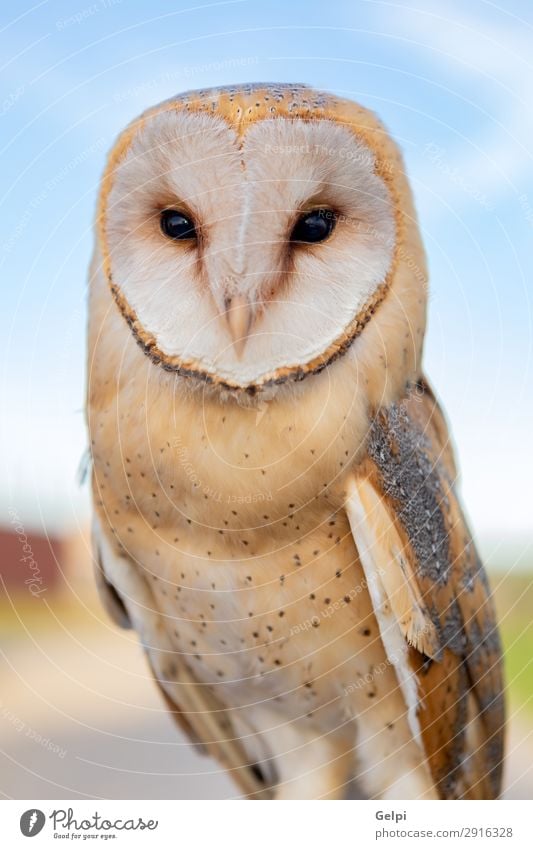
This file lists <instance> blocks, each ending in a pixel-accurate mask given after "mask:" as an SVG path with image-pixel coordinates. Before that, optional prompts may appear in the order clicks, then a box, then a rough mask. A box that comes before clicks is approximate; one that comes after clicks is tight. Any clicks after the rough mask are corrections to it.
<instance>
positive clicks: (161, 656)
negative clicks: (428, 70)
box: [87, 84, 504, 799]
mask: <svg viewBox="0 0 533 849" xmlns="http://www.w3.org/2000/svg"><path fill="white" fill-rule="evenodd" d="M95 241H96V244H95V250H94V257H93V261H92V266H91V272H90V295H89V345H88V394H87V419H88V429H89V435H90V442H91V453H92V494H93V504H94V524H93V538H94V559H95V564H96V578H97V583H98V586H99V588H100V591H101V595H102V599H103V601H104V604H105V606H106V607H107V609H108V611H109V613H110V614H111V616H112V617H113V618H114V619H115V621H116V622H117V623H118V624H120V625H122V626H124V627H132V628H134V629H135V630H136V631H137V632H138V634H139V637H140V640H141V642H142V645H143V647H144V649H145V652H146V656H147V659H148V663H149V666H150V668H151V671H152V672H153V676H154V678H155V681H156V682H157V686H158V687H159V688H160V690H161V692H162V694H163V697H164V699H165V701H166V704H167V706H168V708H169V710H170V711H171V713H172V715H173V716H174V718H175V720H176V722H177V723H178V725H179V726H180V728H181V729H182V731H184V732H185V734H186V735H187V736H188V738H189V739H190V741H191V744H192V745H194V746H196V747H197V748H198V749H199V750H201V751H203V752H204V753H206V754H208V755H209V756H211V757H213V758H215V759H217V760H218V761H219V763H220V764H222V765H223V767H224V768H225V769H226V770H227V771H228V774H229V775H230V776H231V777H232V779H233V780H234V782H235V786H236V792H237V791H239V792H240V794H242V795H243V796H246V797H249V798H254V799H336V798H339V799H340V798H347V797H349V796H350V795H353V794H354V793H357V794H358V795H360V796H362V797H365V798H380V799H418V798H424V799H434V798H442V799H478V798H494V797H497V796H498V793H499V790H500V781H501V767H502V735H503V726H504V716H503V699H502V677H501V674H502V673H501V651H500V643H499V637H498V631H497V626H496V622H495V616H494V611H493V606H492V601H491V597H490V592H489V589H488V585H487V580H486V576H485V572H484V569H483V566H482V564H481V562H480V560H479V557H478V554H477V552H476V549H475V547H474V543H473V541H472V537H471V535H470V532H469V530H468V527H467V524H466V522H465V519H464V516H463V514H462V512H461V506H460V503H459V500H458V494H457V489H456V479H457V472H456V467H455V464H454V458H453V454H452V450H451V447H450V440H449V436H448V432H447V425H446V422H445V420H444V418H443V415H442V412H441V410H440V408H439V405H438V402H437V400H436V398H435V395H434V394H433V392H432V389H431V388H430V386H429V384H428V381H427V380H426V378H425V376H424V373H423V370H422V361H421V358H422V347H423V337H424V330H425V316H426V301H427V271H426V265H425V258H424V251H423V247H422V243H421V238H420V234H419V230H418V226H417V219H416V214H415V210H414V206H413V201H412V197H411V192H410V188H409V184H408V180H407V177H406V174H405V170H404V165H403V162H402V158H401V154H400V152H399V150H398V148H397V146H396V144H395V143H394V142H393V140H392V139H391V137H390V136H389V135H388V133H387V131H386V130H385V129H384V127H383V125H382V124H381V123H380V122H379V120H378V119H377V118H376V117H375V116H374V115H373V114H372V113H371V112H370V111H368V110H367V109H365V108H363V107H362V106H359V105H357V104H356V103H353V102H351V101H348V100H344V99H340V98H338V97H336V96H333V95H330V94H326V93H323V92H320V91H315V90H313V89H311V88H308V87H306V86H302V85H278V84H251V85H245V86H234V87H225V88H217V89H209V90H207V89H206V90H200V91H194V92H189V93H186V94H183V95H180V96H177V97H175V98H172V99H171V100H168V101H166V102H164V103H162V104H160V105H158V106H156V107H154V108H151V109H149V110H148V111H146V112H145V113H144V114H142V115H141V116H140V117H139V118H138V119H137V120H135V121H134V122H133V123H132V124H131V125H130V126H129V127H128V128H127V129H126V130H125V131H124V132H123V133H122V135H121V136H120V137H119V139H118V141H117V142H116V145H115V147H114V149H113V150H112V152H111V154H110V156H109V159H108V163H107V167H106V169H105V173H104V176H103V179H102V184H101V190H100V196H99V205H98V209H97V216H96V240H95Z"/></svg>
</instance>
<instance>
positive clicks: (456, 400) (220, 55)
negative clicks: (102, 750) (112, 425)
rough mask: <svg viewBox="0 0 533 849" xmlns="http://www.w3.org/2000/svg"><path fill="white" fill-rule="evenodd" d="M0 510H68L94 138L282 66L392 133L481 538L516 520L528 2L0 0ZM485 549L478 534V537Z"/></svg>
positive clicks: (76, 494)
mask: <svg viewBox="0 0 533 849" xmlns="http://www.w3.org/2000/svg"><path fill="white" fill-rule="evenodd" d="M1 18H2V19H1V20H0V56H2V65H3V68H2V75H1V79H2V83H1V85H2V91H1V94H0V161H1V168H2V174H3V179H2V182H1V186H0V195H1V200H0V216H1V226H0V266H1V280H2V300H3V302H4V303H3V315H4V316H7V320H4V324H3V337H4V338H3V354H4V356H3V358H2V359H3V368H2V377H1V379H2V399H3V402H2V434H1V440H0V453H1V459H2V469H3V471H2V478H1V483H0V520H4V521H6V520H7V519H8V516H9V509H10V508H12V509H14V510H16V511H17V513H18V515H19V516H20V517H21V518H22V520H23V521H25V522H26V524H27V525H28V526H30V525H33V524H35V523H37V524H38V523H40V522H45V523H47V525H48V526H49V527H57V526H62V525H66V526H72V525H75V524H76V523H78V522H80V521H82V520H83V517H84V516H85V515H86V511H87V492H86V490H81V491H80V490H79V488H78V487H77V484H76V482H75V471H76V467H77V464H78V460H79V457H80V456H81V454H82V452H83V449H84V446H85V433H84V425H83V412H82V409H83V394H84V335H85V320H86V311H85V302H86V269H87V264H88V260H89V256H90V251H91V244H92V233H91V230H92V218H93V211H94V205H95V197H96V192H97V187H98V182H99V178H100V174H101V171H102V168H103V164H104V161H105V154H106V151H107V150H108V149H109V147H110V146H111V145H112V142H113V139H114V137H115V136H116V134H117V133H118V132H119V131H120V129H121V128H122V127H123V126H124V125H125V124H126V123H127V122H128V121H129V120H130V119H131V118H133V117H134V116H135V115H136V114H137V113H138V112H140V111H141V110H142V109H144V108H145V107H146V106H149V105H151V104H153V103H156V102H157V101H159V100H162V99H164V98H166V97H169V96H171V95H172V94H174V93H176V92H179V91H183V90H186V89H189V88H197V87H200V86H204V85H210V84H215V85H218V84H223V83H232V82H239V81H242V82H245V81H254V80H280V81H300V82H306V83H310V84H312V85H315V86H317V87H321V88H325V89H329V90H332V91H334V92H337V93H339V94H341V95H343V96H347V97H351V98H354V99H356V100H360V101H361V102H362V103H363V104H365V105H366V106H369V107H370V108H372V109H374V110H375V111H377V112H378V113H379V114H380V116H381V117H382V118H383V120H384V121H385V123H386V124H387V126H388V127H389V129H390V131H391V132H392V133H393V135H394V136H395V138H396V139H397V140H398V141H399V143H400V144H401V146H402V148H403V150H404V154H405V157H406V161H407V166H408V170H409V172H410V175H411V179H412V184H413V189H414V192H415V197H416V202H417V207H418V211H419V216H420V222H421V227H422V232H423V236H424V240H425V244H426V248H427V252H428V255H429V265H430V273H431V299H430V312H429V326H428V336H427V343H426V371H427V372H428V374H429V376H430V379H431V380H432V381H433V383H434V385H435V387H436V389H437V392H438V394H439V395H440V397H441V399H442V401H443V403H444V406H445V408H446V411H447V414H448V416H449V419H450V420H451V423H452V428H453V435H454V440H455V443H456V446H457V448H458V453H459V460H460V466H461V470H462V481H463V483H462V487H463V493H464V498H465V501H466V504H467V508H468V512H469V515H470V517H471V520H472V523H473V525H474V528H475V530H476V531H477V533H478V534H479V536H480V537H481V539H482V541H483V543H484V546H485V550H486V551H488V553H489V554H494V552H497V550H498V546H499V545H507V544H508V543H509V541H514V542H515V544H516V545H518V547H519V548H520V545H521V544H522V543H521V541H522V540H525V539H526V538H527V535H528V533H530V531H531V530H532V510H531V494H530V481H531V478H532V474H531V473H532V471H533V469H532V465H533V463H532V460H531V453H532V452H531V447H530V446H531V431H532V423H533V415H532V414H533V392H532V382H533V381H532V357H531V353H532V351H531V348H532V344H531V343H532V309H531V291H532V288H531V277H532V274H533V271H532V269H533V247H532V245H533V239H532V236H533V170H532V167H531V153H530V152H529V150H530V148H531V139H532V138H533V107H532V99H531V94H530V92H531V90H532V88H533V60H532V58H531V57H532V50H531V46H532V44H533V10H532V8H531V4H530V3H529V2H526V1H525V2H519V1H518V2H506V3H504V4H501V5H500V6H499V5H498V4H497V3H485V2H477V0H474V2H469V3H468V4H465V3H460V2H455V3H454V2H446V3H444V2H442V3H441V2H431V0H429V2H416V0H415V2H410V3H407V2H406V3H405V4H403V3H396V2H373V0H368V1H367V0H352V2H348V0H346V1H345V2H342V0H341V2H335V3H325V2H315V0H306V2H301V0H297V2H292V3H288V2H286V0H285V2H277V0H274V2H269V3H265V2H259V0H242V1H241V0H236V2H227V3H224V2H223V3H207V4H203V5H197V4H196V3H195V2H194V0H188V2H177V3H165V2H161V0H150V2H133V0H96V2H94V3H91V2H87V0H75V2H68V3H67V2H53V0H51V1H50V2H41V3H37V4H31V3H26V2H19V3H17V4H3V8H2V12H1ZM489 549H490V550H489Z"/></svg>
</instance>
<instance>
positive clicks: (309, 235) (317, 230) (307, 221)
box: [291, 209, 335, 244]
mask: <svg viewBox="0 0 533 849" xmlns="http://www.w3.org/2000/svg"><path fill="white" fill-rule="evenodd" d="M334 227H335V213H334V212H333V210H331V209H312V210H311V212H306V213H304V215H302V216H301V217H300V218H299V219H298V221H297V222H296V224H295V225H294V228H293V231H292V233H291V242H304V243H307V244H311V243H315V242H323V241H324V239H327V238H328V236H329V235H330V233H331V232H332V230H333V228H334Z"/></svg>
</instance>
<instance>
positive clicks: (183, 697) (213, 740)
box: [93, 516, 268, 799]
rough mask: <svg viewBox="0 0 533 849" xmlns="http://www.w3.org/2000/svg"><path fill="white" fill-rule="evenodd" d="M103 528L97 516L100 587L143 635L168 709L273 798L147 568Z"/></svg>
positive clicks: (249, 789) (246, 786) (243, 780)
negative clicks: (168, 622)
mask: <svg viewBox="0 0 533 849" xmlns="http://www.w3.org/2000/svg"><path fill="white" fill-rule="evenodd" d="M102 524H103V523H101V522H100V521H99V519H98V517H97V516H95V518H94V521H93V554H94V558H95V573H96V584H97V587H98V590H99V595H100V598H101V600H102V602H103V605H104V607H105V608H106V610H107V612H108V614H109V615H110V616H111V618H112V619H113V620H114V621H115V623H116V624H117V625H120V626H121V627H123V628H131V627H133V628H135V630H136V631H137V633H138V634H139V635H140V638H141V642H142V644H143V647H144V649H145V651H146V655H147V657H148V662H149V664H150V668H151V671H152V673H153V675H154V678H155V680H156V682H157V684H158V686H159V688H160V689H161V692H162V695H163V697H164V700H165V702H166V705H167V707H168V709H169V710H170V712H171V713H172V715H173V717H174V719H175V721H176V723H177V724H178V726H179V727H180V728H181V730H182V731H183V732H184V733H185V734H186V736H187V737H188V738H189V739H190V741H191V742H192V743H193V744H194V745H195V746H196V747H197V748H199V749H200V750H201V751H202V752H204V753H208V754H210V755H212V756H213V757H215V758H217V760H219V761H220V762H221V763H222V765H223V766H224V768H225V769H226V770H227V771H228V772H229V773H230V774H231V775H232V777H233V779H234V781H235V782H236V783H237V785H238V786H239V788H240V789H241V791H242V792H243V793H244V794H245V795H246V796H250V797H253V798H255V799H260V798H265V797H267V796H268V790H267V789H266V788H265V784H264V781H263V780H262V777H261V774H260V772H259V771H258V769H257V767H256V766H255V765H254V764H253V763H251V762H250V758H249V757H248V755H247V754H246V751H245V750H244V748H243V745H242V743H241V741H240V739H239V734H238V733H237V732H236V731H235V729H234V728H233V724H232V721H231V719H230V716H229V714H228V713H227V711H225V710H224V706H223V705H222V704H220V702H218V701H217V700H216V698H215V696H214V695H213V694H212V692H211V691H209V690H208V689H207V687H203V686H202V685H201V684H200V682H198V681H196V680H195V679H194V678H193V676H192V674H191V671H190V669H189V667H188V666H187V664H186V663H185V662H184V661H183V659H182V656H181V654H180V653H177V652H175V651H174V649H173V647H172V645H171V643H170V640H169V638H168V634H167V629H166V627H165V622H164V621H163V617H162V616H161V614H160V612H159V610H158V609H157V605H156V603H155V601H154V597H153V593H152V590H151V586H150V583H149V582H148V581H147V580H146V578H145V576H144V573H143V569H142V567H141V566H140V565H139V564H136V563H134V562H133V561H132V560H131V559H130V558H129V557H128V556H126V555H124V554H121V553H118V552H117V551H116V550H115V547H114V545H113V542H112V541H111V540H109V539H108V537H107V535H106V534H105V532H104V531H103V528H102Z"/></svg>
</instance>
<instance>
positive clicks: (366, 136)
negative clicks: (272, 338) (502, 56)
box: [97, 84, 403, 395]
mask: <svg viewBox="0 0 533 849" xmlns="http://www.w3.org/2000/svg"><path fill="white" fill-rule="evenodd" d="M287 94H290V95H292V98H293V100H292V101H291V102H290V103H289V102H286V101H285V98H286V95H287ZM235 98H237V100H236V99H235ZM298 98H300V102H298ZM313 99H314V103H312V104H311V103H310V101H313ZM270 101H272V102H273V104H274V103H275V104H276V105H267V104H269V103H270ZM280 104H282V105H281V106H280ZM174 110H187V111H190V112H204V113H206V112H207V113H208V114H216V115H217V117H220V118H223V119H224V120H225V121H226V122H227V123H228V124H229V125H230V126H231V127H232V129H233V130H235V131H236V132H237V134H238V135H239V136H240V137H241V138H242V137H243V136H244V134H245V132H246V130H247V128H248V127H249V126H250V125H251V124H254V123H256V122H257V121H260V120H264V119H268V118H273V117H283V118H294V119H299V120H304V121H316V120H331V121H333V122H334V123H338V124H339V123H340V124H345V125H346V126H347V127H348V129H351V130H352V132H354V135H356V136H357V137H358V138H360V139H361V140H362V141H363V142H364V143H365V144H366V145H367V146H368V147H369V148H370V150H372V152H373V153H374V154H375V156H376V165H375V170H376V173H377V174H378V175H379V176H380V177H381V178H382V179H383V180H384V181H385V182H386V184H387V186H388V189H389V191H390V193H391V196H392V198H393V204H394V216H395V223H396V241H395V245H394V255H393V259H392V263H391V268H390V269H389V272H388V274H387V276H386V278H385V280H384V281H383V283H382V284H381V285H380V286H379V287H378V288H377V289H376V291H375V292H374V294H373V295H372V297H371V298H370V299H369V301H368V302H367V303H366V304H365V306H364V307H363V309H362V310H360V311H359V312H358V313H357V315H356V316H355V317H354V318H353V319H352V320H351V321H350V323H349V324H348V326H347V327H346V328H345V330H344V331H343V332H342V334H341V335H340V336H339V337H338V338H337V339H335V340H334V341H333V342H332V343H331V344H330V345H329V346H328V348H327V349H326V350H325V351H324V352H323V353H322V354H320V355H319V356H317V357H313V358H312V359H311V360H309V361H308V362H307V363H305V364H304V365H294V366H282V367H280V368H278V369H276V370H275V371H273V372H271V373H267V374H265V375H263V376H262V377H261V378H260V379H259V380H257V381H254V382H253V383H250V384H246V385H244V386H243V385H241V384H239V383H233V382H230V381H228V380H225V379H224V378H222V377H219V376H218V375H216V374H213V373H211V372H209V371H206V370H205V369H204V368H202V367H201V366H200V364H199V362H198V361H196V360H190V361H185V360H183V359H181V358H180V357H179V356H178V355H173V356H172V355H168V354H166V353H165V352H164V351H162V350H161V349H160V348H159V347H158V345H157V342H156V339H155V338H154V337H153V336H152V335H151V334H150V333H148V332H147V331H146V330H145V328H144V327H143V326H142V324H141V322H140V321H139V319H138V317H137V314H136V312H135V310H134V309H133V308H132V307H131V305H130V304H129V303H128V301H127V299H126V298H125V296H124V295H123V293H122V292H121V290H120V288H119V286H118V285H117V284H116V283H115V282H114V280H113V275H112V273H111V257H110V253H109V246H108V242H107V235H106V231H105V223H106V214H107V201H108V198H109V195H110V192H111V189H112V188H113V175H114V172H115V169H116V168H117V166H118V165H120V162H121V160H122V159H123V158H124V156H125V155H126V153H127V151H128V149H129V147H130V145H131V144H132V142H133V139H134V137H135V136H136V134H137V133H138V132H139V131H140V130H141V129H142V128H143V127H144V125H145V123H146V122H147V121H148V120H149V119H150V118H152V117H155V116H156V115H159V114H161V113H162V112H165V111H174ZM350 112H353V113H355V114H353V115H350ZM356 118H359V119H360V122H358V123H357V124H356V122H355V119H356ZM376 131H377V132H381V133H383V135H384V136H385V137H386V135H387V134H386V131H385V129H384V128H383V127H382V126H381V124H380V122H379V121H378V120H377V119H376V118H375V116H374V115H373V114H372V113H371V112H369V111H368V110H366V109H364V108H363V107H361V106H359V105H358V104H356V103H353V102H351V101H347V100H342V99H336V98H334V97H332V96H331V95H328V94H325V93H322V92H316V91H314V90H313V89H310V88H307V87H305V86H290V85H289V86H285V85H278V84H272V85H268V86H266V85H264V84H263V85H261V84H260V85H258V86H257V87H254V86H248V87H244V88H238V87H229V88H220V89H214V90H206V91H199V92H187V93H185V94H183V95H180V96H178V97H177V98H176V99H173V100H169V101H165V102H163V103H161V104H159V105H158V106H155V107H153V108H152V109H149V110H148V111H147V112H145V113H143V114H142V115H141V116H140V117H139V118H138V119H137V120H136V121H134V122H133V123H132V124H130V125H129V126H128V127H127V128H126V130H124V132H123V133H122V134H121V135H120V136H119V138H118V140H117V142H116V144H115V146H114V148H113V149H112V151H111V153H110V156H109V159H108V162H107V166H106V169H105V172H104V176H103V178H102V188H101V192H100V199H99V204H98V210H97V232H98V241H99V245H100V251H101V257H102V268H103V271H104V274H105V276H106V278H107V281H108V283H109V286H110V289H111V292H112V294H113V297H114V299H115V302H116V304H117V306H118V308H119V310H120V311H121V313H122V315H123V316H124V318H125V319H126V321H127V323H128V325H129V327H130V328H131V331H132V333H133V336H134V338H135V340H136V341H137V343H138V344H139V346H140V347H141V348H142V350H143V352H144V353H145V354H146V355H147V356H148V357H149V358H150V359H151V361H152V362H153V363H154V364H155V365H160V366H161V367H162V368H164V369H165V370H166V371H172V372H175V373H176V374H179V375H181V376H183V377H192V378H196V379H198V380H200V381H202V382H204V383H207V384H210V385H213V386H220V387H221V388H223V389H227V390H230V391H233V392H239V391H240V392H246V393H248V394H249V395H255V394H256V393H257V392H258V391H260V390H261V389H263V388H266V387H268V386H274V385H280V384H283V383H286V382H288V381H302V380H304V379H305V378H306V377H308V376H309V375H312V374H317V373H319V372H321V371H322V370H323V369H325V368H326V367H327V366H329V365H330V364H331V363H333V362H334V361H335V360H337V359H338V358H339V357H341V356H342V355H343V354H345V353H346V351H347V350H348V349H349V348H350V346H351V345H352V343H353V342H354V341H355V339H356V338H357V337H358V336H359V334H360V333H361V332H362V331H363V330H364V328H365V327H366V325H367V324H368V322H369V321H370V319H371V318H372V316H373V314H374V313H375V311H376V310H377V308H378V307H379V305H380V304H381V303H382V301H383V300H384V299H385V296H386V295H387V292H388V290H389V288H390V286H391V283H392V280H393V278H394V275H395V272H396V268H397V263H398V253H399V245H400V244H401V241H402V239H401V236H402V234H403V220H402V216H401V215H400V211H399V197H398V193H397V191H396V186H395V184H394V180H393V177H392V176H391V171H390V168H386V167H384V162H383V158H382V156H381V154H380V151H379V150H376V138H375V135H376Z"/></svg>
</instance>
